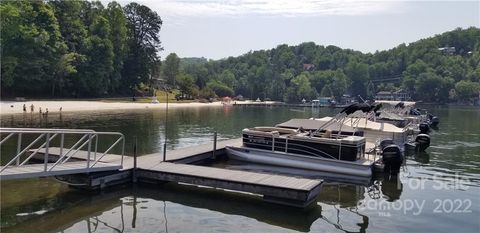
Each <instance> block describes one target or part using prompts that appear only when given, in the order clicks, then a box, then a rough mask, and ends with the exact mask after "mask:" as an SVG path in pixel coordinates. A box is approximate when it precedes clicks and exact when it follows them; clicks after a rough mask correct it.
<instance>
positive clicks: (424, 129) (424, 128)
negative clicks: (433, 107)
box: [418, 123, 430, 134]
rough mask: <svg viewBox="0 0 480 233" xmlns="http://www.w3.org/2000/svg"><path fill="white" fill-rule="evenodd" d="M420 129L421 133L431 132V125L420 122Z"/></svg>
mask: <svg viewBox="0 0 480 233" xmlns="http://www.w3.org/2000/svg"><path fill="white" fill-rule="evenodd" d="M418 129H419V130H420V134H428V133H429V132H430V126H428V124H427V123H420V124H419V125H418Z"/></svg>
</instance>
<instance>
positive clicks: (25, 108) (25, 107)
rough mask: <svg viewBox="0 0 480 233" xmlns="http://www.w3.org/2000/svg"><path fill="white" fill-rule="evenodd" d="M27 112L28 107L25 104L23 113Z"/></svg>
mask: <svg viewBox="0 0 480 233" xmlns="http://www.w3.org/2000/svg"><path fill="white" fill-rule="evenodd" d="M26 112H27V106H26V105H25V104H23V113H26Z"/></svg>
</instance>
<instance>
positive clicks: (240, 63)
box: [0, 0, 480, 103]
mask: <svg viewBox="0 0 480 233" xmlns="http://www.w3.org/2000/svg"><path fill="white" fill-rule="evenodd" d="M0 15H1V22H0V23H1V37H0V45H1V95H2V97H14V96H26V97H54V98H71V97H108V96H130V95H132V94H133V93H136V92H144V93H152V92H151V91H152V89H153V88H152V87H155V86H156V85H153V84H154V83H155V82H153V81H154V80H158V79H161V80H165V83H167V84H168V86H170V87H173V88H176V89H179V91H180V92H181V93H182V95H183V96H184V97H186V98H209V97H215V96H219V97H222V96H237V95H243V96H244V97H245V98H251V99H256V98H260V99H262V100H263V99H271V100H279V101H287V102H299V101H300V100H302V99H306V100H311V99H314V98H317V97H319V96H327V97H335V98H336V99H337V100H338V99H340V98H341V97H342V95H343V94H350V95H352V96H357V95H360V96H362V97H364V98H373V97H374V96H375V93H377V92H379V91H399V90H403V91H404V92H407V93H408V94H409V95H410V96H411V97H412V98H413V99H414V100H423V101H427V102H442V103H445V102H456V101H461V102H469V101H471V100H472V99H473V98H475V97H477V96H478V95H479V91H480V29H478V28H474V27H472V28H468V29H461V28H458V29H455V30H453V31H450V32H445V33H443V34H441V35H436V36H434V37H431V38H426V39H422V40H419V41H417V42H414V43H410V44H408V45H407V44H401V45H398V46H397V47H395V48H392V49H390V50H385V51H377V52H375V53H362V52H359V51H355V50H351V49H342V48H339V47H336V46H333V45H329V46H322V45H316V44H315V43H313V42H306V43H302V44H300V45H297V46H288V45H285V44H283V45H279V46H277V47H276V48H273V49H270V50H260V51H251V52H248V53H246V54H244V55H241V56H238V57H228V58H225V59H221V60H207V59H205V58H179V57H178V56H177V55H176V54H175V53H172V54H169V55H168V56H166V57H165V59H163V61H161V59H160V52H161V51H162V47H161V41H160V29H161V26H162V20H161V18H160V16H159V15H158V14H157V13H156V12H154V11H152V10H151V9H149V8H148V7H146V6H143V5H140V4H137V3H130V4H128V5H125V6H121V5H119V4H118V3H116V2H110V3H109V4H108V5H107V6H104V5H102V3H101V2H98V1H94V2H88V1H61V0H49V1H43V0H34V1H1V2H0Z"/></svg>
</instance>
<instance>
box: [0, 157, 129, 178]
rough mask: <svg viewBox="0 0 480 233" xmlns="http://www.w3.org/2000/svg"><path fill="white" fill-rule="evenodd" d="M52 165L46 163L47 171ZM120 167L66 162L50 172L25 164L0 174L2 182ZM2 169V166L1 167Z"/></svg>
mask: <svg viewBox="0 0 480 233" xmlns="http://www.w3.org/2000/svg"><path fill="white" fill-rule="evenodd" d="M53 164H54V163H48V164H47V166H48V168H47V169H50V168H51V167H52V166H53ZM120 168H121V166H120V165H119V164H112V163H103V162H99V163H97V164H95V166H94V167H93V168H88V169H87V168H86V163H85V162H84V161H79V162H67V163H64V164H58V165H57V166H55V167H54V168H53V169H52V170H51V171H45V167H44V164H27V165H23V166H19V167H16V166H11V167H8V168H6V169H5V170H4V171H2V172H1V173H0V178H1V179H2V180H11V179H25V178H34V177H46V176H58V175H69V174H77V173H88V172H99V171H114V170H119V169H120ZM1 169H3V166H2V167H1Z"/></svg>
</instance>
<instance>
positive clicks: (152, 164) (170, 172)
mask: <svg viewBox="0 0 480 233" xmlns="http://www.w3.org/2000/svg"><path fill="white" fill-rule="evenodd" d="M239 144H241V139H232V140H225V141H219V142H218V143H217V147H216V148H217V151H216V153H217V154H221V153H225V152H224V150H225V147H226V146H227V145H235V146H238V145H239ZM212 151H213V145H212V143H210V144H204V145H198V146H193V147H188V148H181V149H177V150H173V151H167V154H166V161H165V162H162V159H163V153H153V154H148V155H143V156H138V157H137V167H136V170H135V172H134V174H135V178H136V179H137V180H139V181H160V182H177V183H185V184H192V185H197V186H208V187H213V188H218V189H225V190H233V191H241V192H248V193H252V194H257V195H262V196H263V198H264V200H265V201H268V202H274V203H280V204H284V205H291V206H298V207H305V206H306V205H309V204H310V203H311V202H313V201H314V200H315V199H316V197H317V196H318V194H319V192H320V190H321V185H322V182H323V181H322V180H318V179H305V178H296V177H290V176H283V175H274V174H266V173H259V172H251V171H239V170H229V169H222V168H214V167H206V166H197V165H191V164H192V163H197V162H199V161H203V160H205V159H209V158H212ZM44 152H45V151H43V150H40V151H39V155H38V157H39V158H43V153H44ZM59 153H60V148H49V155H50V156H49V157H50V158H51V159H52V161H51V162H53V161H55V160H56V159H58V157H59ZM90 156H91V157H90V158H91V159H93V158H94V156H93V155H92V154H91V155H90ZM97 156H100V155H98V154H97ZM72 159H74V160H77V161H82V160H83V161H84V160H86V159H87V152H85V151H78V152H77V153H76V154H75V155H74V156H73V157H72ZM120 159H121V156H120V155H115V154H107V155H105V156H104V157H103V158H102V159H101V160H100V161H101V162H102V163H106V164H110V163H119V162H120ZM69 163H71V162H69ZM133 168H134V158H133V157H129V156H124V161H123V168H122V169H119V172H118V173H115V174H112V173H108V174H105V175H104V176H102V175H99V176H93V175H89V178H88V183H89V184H90V185H100V186H101V187H104V186H107V185H108V183H109V182H112V183H118V182H119V181H120V180H123V181H128V180H132V179H131V178H130V179H129V178H128V177H129V176H131V174H132V172H131V171H132V170H133Z"/></svg>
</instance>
